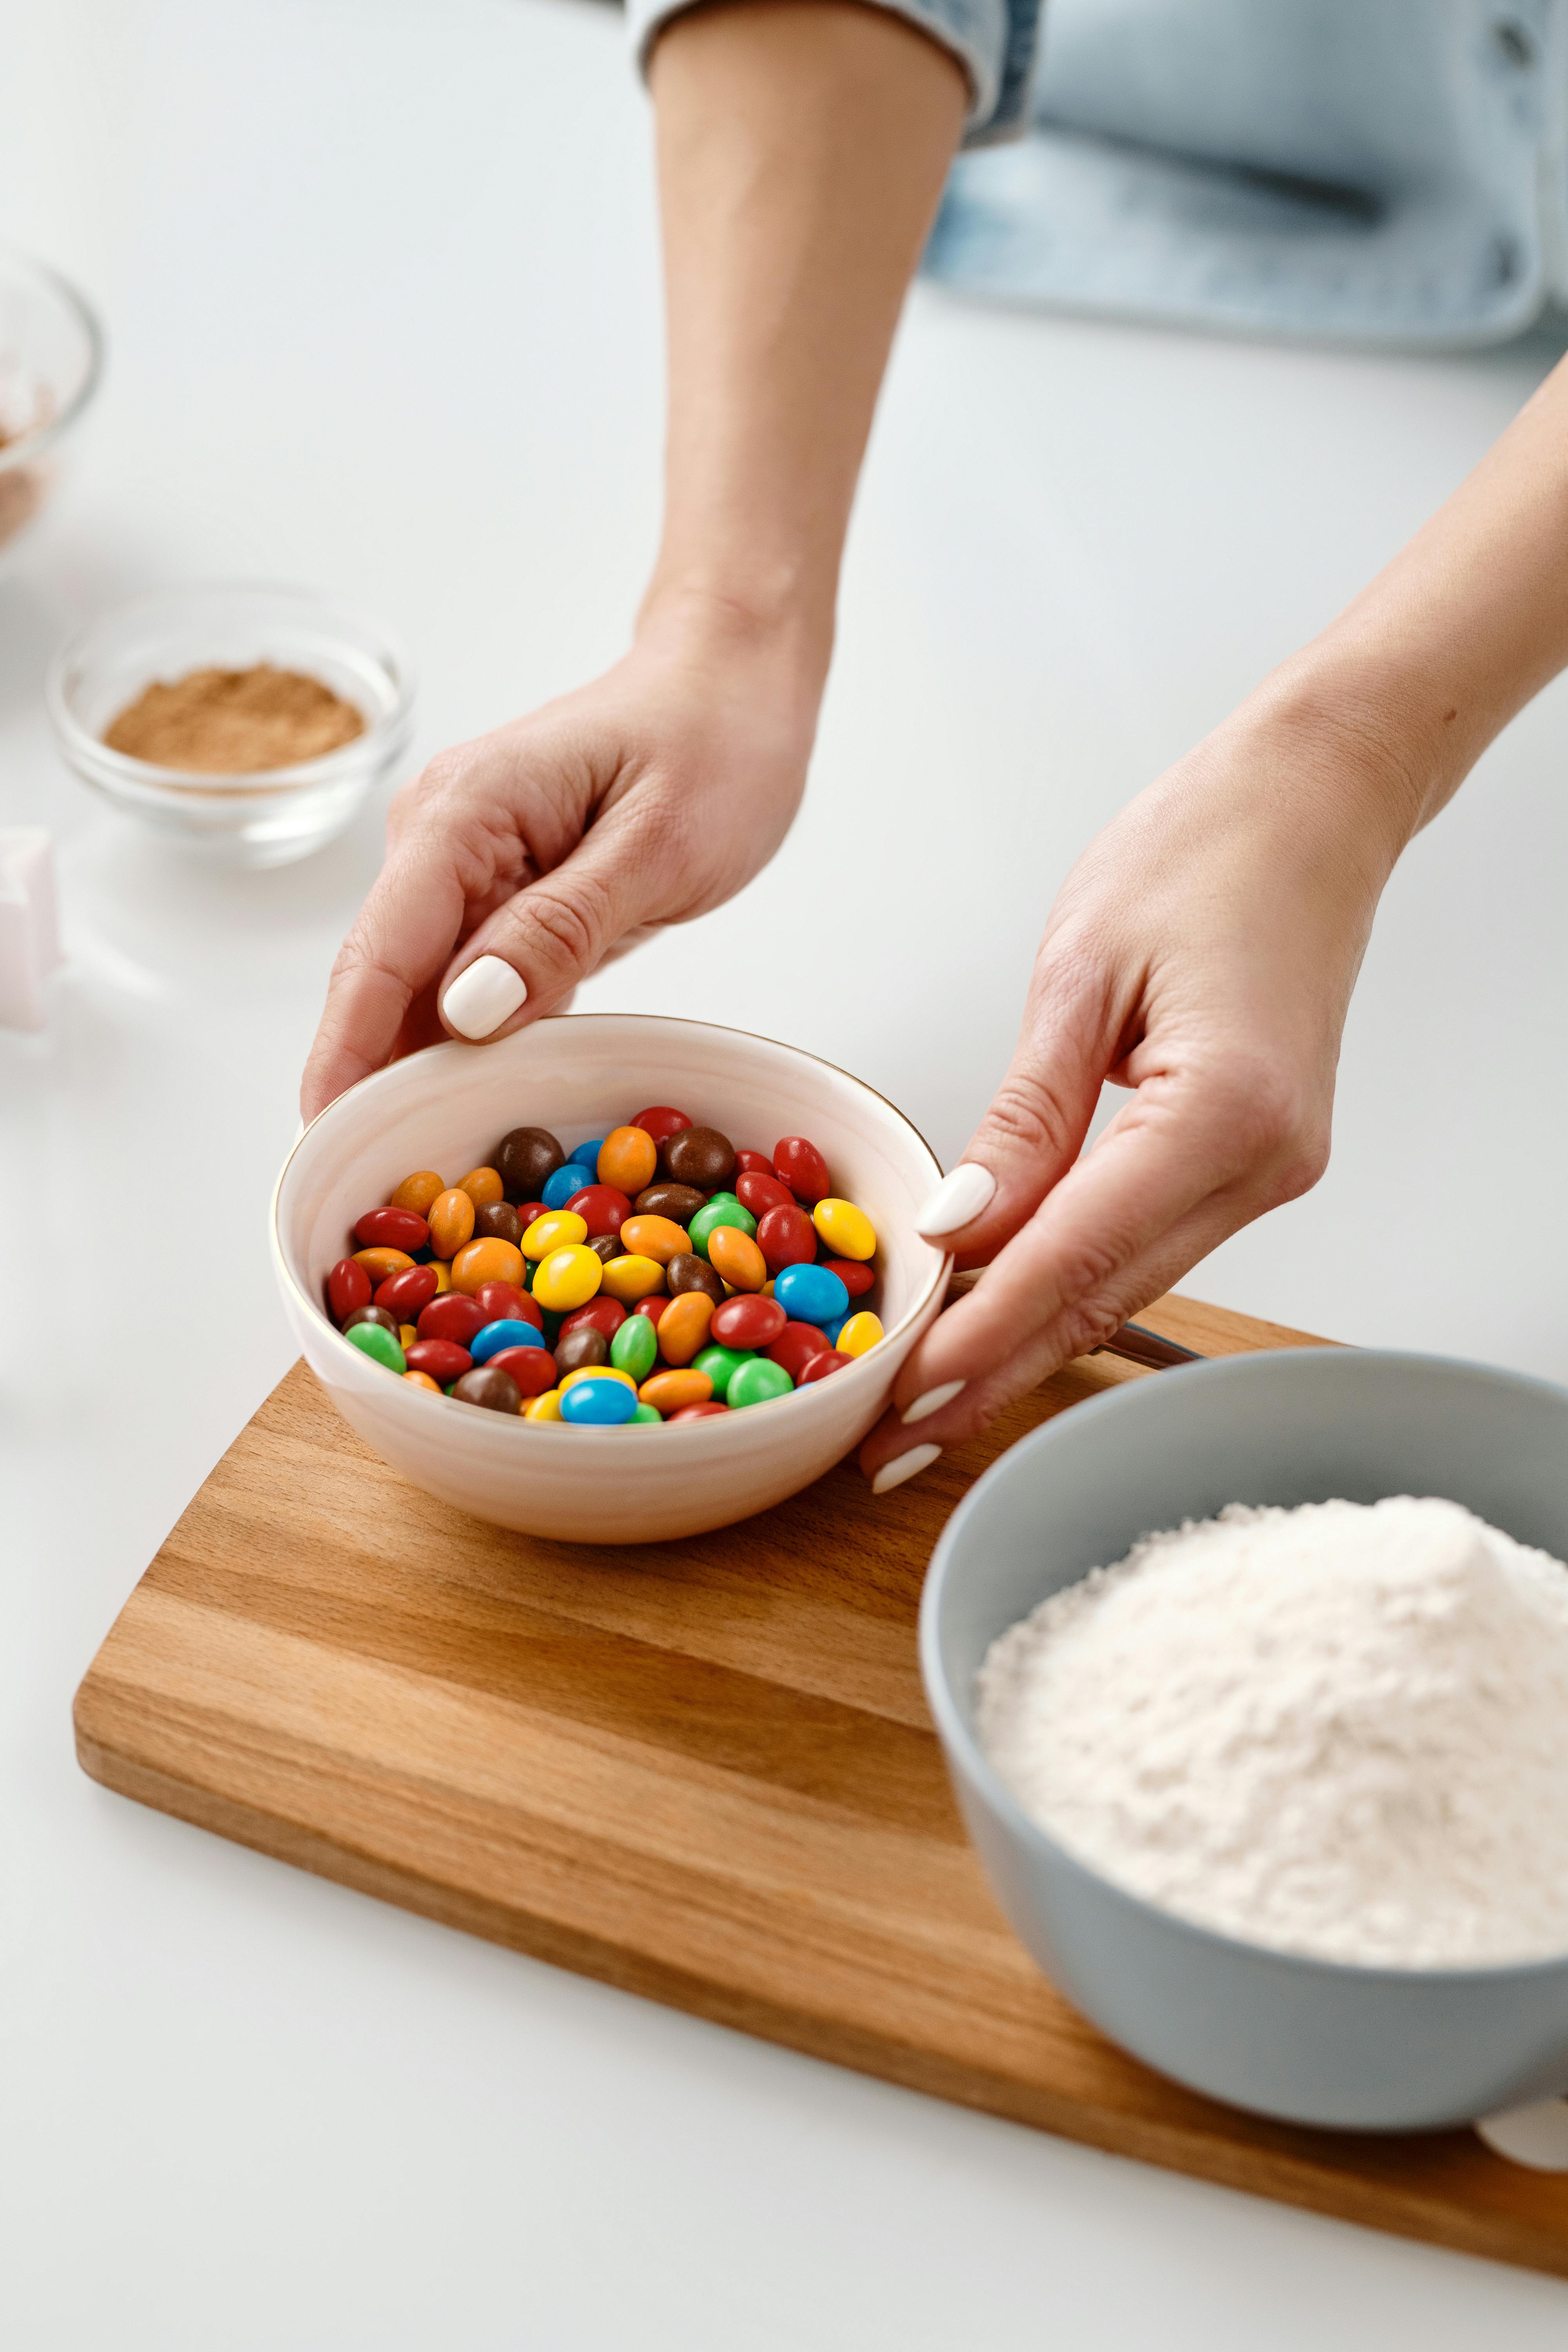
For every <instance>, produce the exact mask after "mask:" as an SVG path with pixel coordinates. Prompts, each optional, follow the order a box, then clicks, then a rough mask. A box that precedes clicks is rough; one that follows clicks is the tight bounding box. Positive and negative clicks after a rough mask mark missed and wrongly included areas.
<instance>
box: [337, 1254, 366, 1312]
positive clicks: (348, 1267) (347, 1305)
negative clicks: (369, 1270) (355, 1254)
mask: <svg viewBox="0 0 1568 2352" xmlns="http://www.w3.org/2000/svg"><path fill="white" fill-rule="evenodd" d="M327 1305H328V1306H329V1307H331V1311H332V1319H333V1321H334V1322H336V1323H346V1322H347V1321H348V1318H349V1317H350V1316H351V1315H352V1314H353V1311H354V1308H355V1307H368V1306H369V1305H370V1276H369V1275H368V1274H366V1272H365V1270H364V1268H363V1265H355V1264H354V1262H353V1258H352V1257H341V1258H339V1260H338V1262H337V1264H336V1265H335V1266H333V1268H332V1270H331V1274H329V1275H328V1276H327Z"/></svg>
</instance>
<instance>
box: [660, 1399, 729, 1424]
mask: <svg viewBox="0 0 1568 2352" xmlns="http://www.w3.org/2000/svg"><path fill="white" fill-rule="evenodd" d="M729 1410H730V1408H729V1406H728V1405H727V1404H721V1403H720V1402H719V1401H718V1399H717V1398H711V1399H710V1401H709V1402H708V1403H707V1404H683V1405H682V1406H681V1408H680V1411H679V1412H672V1413H671V1414H670V1416H669V1419H668V1421H667V1422H666V1423H665V1424H664V1425H665V1427H666V1429H673V1428H674V1427H675V1424H676V1423H677V1422H678V1421H708V1420H710V1418H711V1417H712V1415H713V1414H714V1413H716V1412H729Z"/></svg>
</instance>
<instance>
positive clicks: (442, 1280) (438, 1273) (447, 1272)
mask: <svg viewBox="0 0 1568 2352" xmlns="http://www.w3.org/2000/svg"><path fill="white" fill-rule="evenodd" d="M430 1271H431V1273H432V1274H433V1275H434V1276H435V1277H436V1296H437V1298H439V1297H441V1295H442V1293H443V1292H444V1291H447V1290H450V1289H451V1287H452V1269H451V1267H450V1266H449V1265H447V1261H446V1259H445V1258H444V1257H433V1258H432V1259H431V1261H430Z"/></svg>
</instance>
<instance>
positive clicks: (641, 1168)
mask: <svg viewBox="0 0 1568 2352" xmlns="http://www.w3.org/2000/svg"><path fill="white" fill-rule="evenodd" d="M657 1168H658V1145H657V1144H656V1143H655V1141H654V1139H653V1138H652V1136H651V1135H649V1134H647V1132H646V1131H645V1130H644V1129H642V1128H640V1127H617V1128H613V1129H611V1131H610V1133H609V1134H608V1135H606V1136H605V1140H604V1144H603V1146H602V1147H601V1150H600V1152H599V1166H598V1178H599V1181H600V1183H601V1184H613V1185H614V1186H615V1188H616V1192H624V1193H625V1194H626V1198H627V1200H628V1201H635V1200H636V1198H637V1194H638V1193H639V1192H643V1191H644V1190H645V1189H646V1188H647V1186H648V1185H649V1184H651V1183H652V1182H653V1179H654V1171H655V1170H656V1169H657Z"/></svg>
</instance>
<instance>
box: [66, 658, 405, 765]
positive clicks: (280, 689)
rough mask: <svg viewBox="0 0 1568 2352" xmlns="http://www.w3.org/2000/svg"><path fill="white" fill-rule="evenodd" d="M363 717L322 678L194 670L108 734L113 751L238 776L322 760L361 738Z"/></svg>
mask: <svg viewBox="0 0 1568 2352" xmlns="http://www.w3.org/2000/svg"><path fill="white" fill-rule="evenodd" d="M364 723H365V722H364V716H363V712H362V711H359V710H356V709H355V708H354V706H353V703H352V702H346V701H345V700H344V699H343V698H342V695H339V694H334V693H333V691H332V689H331V687H330V686H324V685H323V684H322V683H321V679H320V678H317V677H306V676H304V675H303V674H302V673H301V672H300V671H299V670H293V669H279V668H277V667H275V666H274V665H273V664H272V663H271V662H257V663H255V664H253V666H252V667H250V668H248V669H194V670H190V671H187V673H186V674H185V676H184V677H181V678H176V679H174V681H173V682H172V683H166V682H165V681H163V679H160V678H155V679H154V680H153V683H152V684H151V685H150V686H145V687H143V688H142V692H141V693H140V694H139V695H138V696H137V697H136V699H135V700H134V702H131V703H128V704H127V705H126V707H125V709H123V710H121V712H120V714H119V716H118V717H117V718H116V719H113V720H112V721H111V723H110V725H109V726H108V727H107V728H105V730H104V733H103V740H104V742H105V743H106V744H107V745H108V746H109V748H110V751H122V752H123V753H124V754H125V755H126V757H127V758H128V759H132V760H145V761H149V762H150V763H151V764H152V765H153V767H157V768H179V769H183V770H185V771H186V772H189V773H191V774H193V775H202V776H241V775H254V774H256V773H257V772H258V771H261V770H268V769H275V768H292V767H295V766H297V765H298V764H299V763H300V761H302V760H320V759H322V758H324V757H325V756H326V754H327V753H328V752H329V751H340V750H341V749H342V746H343V745H344V744H345V743H352V742H353V741H354V740H356V738H357V737H359V736H361V735H363V733H364Z"/></svg>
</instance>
